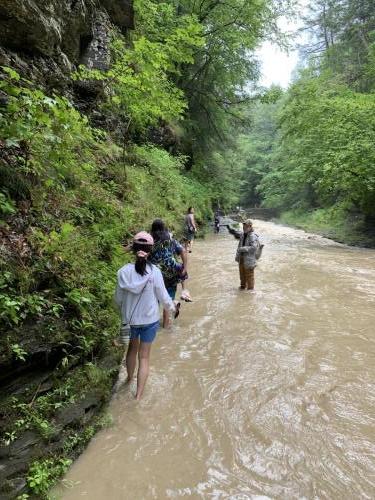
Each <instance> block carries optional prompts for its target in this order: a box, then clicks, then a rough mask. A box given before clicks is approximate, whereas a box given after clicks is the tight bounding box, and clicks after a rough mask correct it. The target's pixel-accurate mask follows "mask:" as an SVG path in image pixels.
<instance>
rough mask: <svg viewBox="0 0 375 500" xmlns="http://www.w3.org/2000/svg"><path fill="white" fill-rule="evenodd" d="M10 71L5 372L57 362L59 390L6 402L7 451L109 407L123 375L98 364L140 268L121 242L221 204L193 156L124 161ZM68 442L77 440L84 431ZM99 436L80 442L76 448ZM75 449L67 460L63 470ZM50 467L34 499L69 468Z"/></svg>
mask: <svg viewBox="0 0 375 500" xmlns="http://www.w3.org/2000/svg"><path fill="white" fill-rule="evenodd" d="M4 71H5V73H4V74H5V78H4V80H3V82H2V83H1V90H2V91H3V92H4V93H6V94H7V96H8V104H7V106H6V108H5V109H3V112H2V114H1V119H0V130H1V134H2V137H4V138H5V141H4V157H3V161H2V162H1V165H0V178H1V194H2V196H1V199H0V201H1V204H0V209H1V214H0V219H1V256H0V269H1V279H0V325H1V331H2V335H1V337H0V352H1V355H0V362H1V364H2V366H6V365H9V366H12V365H14V364H15V363H16V364H17V363H18V364H20V365H22V364H25V366H27V365H28V364H29V363H32V362H33V358H34V357H35V356H36V355H37V354H36V353H38V352H39V351H40V350H41V349H42V350H43V352H46V353H48V352H54V353H58V363H57V366H56V368H55V370H54V374H53V379H54V382H53V387H54V389H53V390H50V391H49V392H48V394H47V395H45V396H40V397H36V395H37V394H38V391H39V386H38V384H36V385H33V384H29V385H27V386H25V387H24V389H23V391H21V392H19V394H18V395H17V396H12V397H10V398H8V399H5V400H4V399H3V400H2V402H1V403H2V422H3V426H2V435H3V444H8V445H9V444H11V443H12V442H13V441H15V440H17V439H18V438H19V437H20V436H21V435H22V433H23V432H24V431H25V430H28V429H31V430H33V431H36V432H38V433H40V434H41V436H42V437H43V439H45V440H47V441H48V440H50V439H53V436H54V435H55V434H56V433H57V432H59V430H58V429H57V428H54V426H53V424H51V421H52V419H53V416H54V414H55V413H56V411H57V410H59V409H61V408H64V407H67V406H69V405H71V404H74V403H76V402H77V401H79V400H80V399H82V398H84V397H85V395H86V394H87V392H88V391H92V390H93V388H95V391H96V393H97V394H99V396H98V397H99V398H100V399H103V400H105V399H107V398H108V395H109V392H110V390H111V385H112V379H113V376H114V373H113V370H111V369H110V370H109V369H108V368H101V367H100V366H98V365H97V363H98V362H100V359H101V358H103V356H105V355H106V353H109V352H111V350H112V349H113V348H112V339H113V337H114V336H115V335H116V334H117V330H118V321H119V320H118V316H117V312H116V311H115V310H114V308H113V306H112V296H113V290H114V284H115V277H116V271H117V269H118V268H119V267H120V266H121V265H122V264H124V262H126V261H127V260H128V259H129V258H130V256H129V255H127V254H125V253H124V250H123V244H124V243H125V242H126V241H127V240H128V239H129V238H130V235H131V234H132V233H133V234H134V232H135V231H136V230H138V229H140V228H146V229H147V228H148V227H149V225H150V223H151V221H152V219H153V218H154V217H157V216H158V217H163V218H164V219H165V220H166V221H167V223H168V224H169V225H170V227H171V228H172V229H175V230H177V231H178V230H179V226H180V219H182V216H183V213H184V212H185V210H186V207H187V206H189V205H191V204H193V203H194V206H195V207H196V209H197V214H198V218H199V219H204V218H207V217H208V216H209V215H210V213H211V197H210V193H209V190H208V189H207V188H205V187H204V186H203V185H202V184H200V183H199V181H197V180H195V179H194V178H192V177H191V176H190V175H183V173H182V172H183V166H184V161H185V160H184V158H183V157H179V156H175V157H173V156H171V155H170V154H168V153H167V152H166V151H164V150H161V149H158V148H156V147H154V146H151V145H145V146H131V145H128V148H127V151H126V157H125V161H124V155H123V150H122V149H121V148H120V147H119V146H117V145H116V144H115V143H113V142H112V141H111V139H110V138H109V137H108V136H107V135H106V134H105V133H104V132H102V131H99V130H95V129H93V128H91V127H90V125H89V124H88V120H87V118H86V117H84V116H82V115H80V114H79V113H78V112H77V111H76V110H75V109H74V108H73V107H72V105H71V104H70V103H69V102H68V101H67V100H66V99H64V98H61V97H58V96H54V97H52V98H51V97H48V96H47V95H45V94H44V93H43V92H42V91H41V90H38V89H37V90H35V89H33V88H32V87H31V85H30V84H29V83H28V82H24V81H22V80H20V79H19V76H18V75H17V74H16V73H15V72H14V71H13V70H10V69H5V70H4ZM40 346H42V347H40ZM67 373H69V377H68V378H66V374H67ZM93 376H94V379H93ZM30 401H31V402H32V405H30ZM93 429H94V427H93ZM65 432H66V434H65V437H66V439H67V440H68V441H69V440H70V439H73V437H74V436H75V435H76V434H77V429H76V428H74V427H73V428H72V429H71V430H70V431H69V430H66V431H65ZM89 438H90V435H86V434H84V437H82V439H81V438H79V439H78V438H77V439H76V440H75V443H76V444H75V446H74V447H72V448H74V449H77V448H79V446H82V445H83V444H84V443H85V442H86V441H87V439H89ZM71 451H72V450H70V449H69V450H62V455H59V456H60V457H61V456H62V457H63V460H65V458H64V457H66V455H70V453H71ZM48 460H50V461H51V460H52V461H53V463H55V462H56V464H57V465H56V467H55V468H52V469H53V471H55V472H56V474H55V472H53V471H52V472H51V471H50V472H48V474H47V473H46V472H45V469H46V467H44V465H45V464H49V462H45V463H44V462H43V464H44V465H43V464H42V465H43V466H42V465H41V466H39V465H35V466H33V468H32V470H31V471H30V476H29V477H30V480H29V483H28V484H29V487H30V488H31V489H32V490H33V491H35V492H36V493H41V492H45V491H46V489H47V488H48V486H49V485H50V484H51V482H52V481H53V479H54V478H55V477H56V476H57V474H58V472H59V471H60V472H62V471H63V469H64V468H63V467H61V463H62V462H59V460H60V458H53V457H52V458H49V459H48ZM63 463H64V464H65V463H66V462H63ZM38 471H39V472H40V473H39V472H38ZM45 474H47V475H45ZM43 478H44V479H43ZM42 483H43V484H42Z"/></svg>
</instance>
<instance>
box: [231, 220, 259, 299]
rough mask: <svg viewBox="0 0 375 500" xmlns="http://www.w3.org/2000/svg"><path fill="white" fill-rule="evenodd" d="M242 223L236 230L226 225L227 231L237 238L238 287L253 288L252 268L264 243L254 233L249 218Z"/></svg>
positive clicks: (253, 268)
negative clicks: (240, 229) (239, 229)
mask: <svg viewBox="0 0 375 500" xmlns="http://www.w3.org/2000/svg"><path fill="white" fill-rule="evenodd" d="M242 225H243V231H237V230H236V229H233V228H232V227H231V226H230V225H228V226H227V227H228V231H229V232H230V233H231V234H233V236H235V238H237V239H238V240H239V242H238V247H237V251H236V257H235V259H236V262H238V267H239V272H240V289H241V290H245V289H247V290H254V285H255V279H254V270H255V267H256V265H257V260H258V259H259V258H260V256H261V254H262V249H263V246H264V245H261V244H260V241H259V236H258V235H257V234H255V233H254V229H253V223H252V221H251V220H250V219H246V220H245V221H244V222H243V224H242Z"/></svg>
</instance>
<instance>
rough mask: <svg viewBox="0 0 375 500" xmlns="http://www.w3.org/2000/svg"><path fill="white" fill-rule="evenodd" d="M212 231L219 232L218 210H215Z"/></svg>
mask: <svg viewBox="0 0 375 500" xmlns="http://www.w3.org/2000/svg"><path fill="white" fill-rule="evenodd" d="M214 231H215V233H216V234H218V233H219V232H220V213H219V210H216V212H215V215H214Z"/></svg>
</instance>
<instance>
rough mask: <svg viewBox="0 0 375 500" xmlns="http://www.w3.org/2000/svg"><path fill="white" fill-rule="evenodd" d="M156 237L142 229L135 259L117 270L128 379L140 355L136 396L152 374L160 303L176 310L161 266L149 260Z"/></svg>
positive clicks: (118, 296) (116, 299)
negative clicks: (151, 355)
mask: <svg viewBox="0 0 375 500" xmlns="http://www.w3.org/2000/svg"><path fill="white" fill-rule="evenodd" d="M153 244H154V240H153V237H152V236H151V235H150V234H149V233H147V232H145V231H141V232H140V233H138V234H136V235H135V237H134V239H133V243H132V251H133V253H134V255H135V262H134V263H131V264H126V265H125V266H123V267H122V268H121V269H119V271H118V272H117V287H116V293H115V301H116V303H117V305H118V307H119V309H120V311H121V319H122V332H123V335H124V332H126V331H127V332H128V333H129V335H130V340H129V346H128V350H127V353H126V369H127V373H128V378H127V383H129V382H131V380H132V379H133V375H134V371H135V367H136V364H137V358H138V372H137V392H136V396H135V397H136V399H137V400H139V399H140V398H141V397H142V394H143V391H144V387H145V384H146V380H147V377H148V374H149V365H150V351H151V345H152V342H153V341H154V339H155V337H156V333H157V331H158V329H159V303H161V304H162V305H163V307H164V308H166V309H168V310H170V311H175V310H176V306H175V305H174V302H173V301H172V299H171V298H170V296H169V294H168V292H167V290H166V288H165V286H164V281H163V276H162V274H161V271H160V269H158V268H157V267H156V266H154V265H153V264H151V263H150V262H149V261H148V257H149V255H150V252H151V250H152V247H153Z"/></svg>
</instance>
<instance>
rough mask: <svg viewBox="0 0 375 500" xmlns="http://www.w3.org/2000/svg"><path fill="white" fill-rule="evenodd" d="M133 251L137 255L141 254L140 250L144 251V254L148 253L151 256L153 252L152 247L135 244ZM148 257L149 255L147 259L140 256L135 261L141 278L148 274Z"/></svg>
mask: <svg viewBox="0 0 375 500" xmlns="http://www.w3.org/2000/svg"><path fill="white" fill-rule="evenodd" d="M132 250H133V252H134V254H135V255H137V252H139V251H140V250H142V251H143V252H147V253H148V254H149V253H150V252H151V250H152V245H147V244H141V243H133V245H132ZM147 257H148V255H147V256H146V257H140V256H139V255H137V258H136V260H135V270H136V271H137V273H138V274H140V275H141V276H144V275H145V274H147V269H146V265H147Z"/></svg>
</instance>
